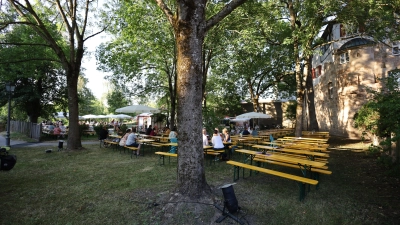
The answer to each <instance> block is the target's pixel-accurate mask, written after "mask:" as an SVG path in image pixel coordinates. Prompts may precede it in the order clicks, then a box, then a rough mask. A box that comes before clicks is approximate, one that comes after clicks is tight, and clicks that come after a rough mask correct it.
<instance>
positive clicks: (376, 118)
mask: <svg viewBox="0 0 400 225" xmlns="http://www.w3.org/2000/svg"><path fill="white" fill-rule="evenodd" d="M399 81H400V70H394V71H390V72H389V74H388V77H387V78H386V79H382V84H383V88H382V90H381V91H373V90H370V93H371V94H372V99H371V101H369V102H368V103H367V104H365V105H364V106H363V107H362V108H361V109H360V110H359V111H358V112H357V114H356V117H355V126H356V127H358V128H359V129H361V130H363V131H364V130H365V131H369V132H371V133H374V134H375V133H376V135H377V136H379V137H381V138H383V139H384V141H382V142H381V145H384V146H386V147H384V148H383V149H384V151H386V152H389V153H390V152H391V151H392V149H391V148H392V143H393V142H397V143H396V152H395V156H396V157H397V158H396V160H397V161H398V163H399V157H400V146H398V145H399V144H400V141H399V139H400V117H399V115H400V90H399Z"/></svg>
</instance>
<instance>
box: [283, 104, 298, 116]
mask: <svg viewBox="0 0 400 225" xmlns="http://www.w3.org/2000/svg"><path fill="white" fill-rule="evenodd" d="M296 108H297V102H290V103H289V104H288V106H287V108H286V112H285V117H286V118H288V119H289V120H291V121H295V120H296Z"/></svg>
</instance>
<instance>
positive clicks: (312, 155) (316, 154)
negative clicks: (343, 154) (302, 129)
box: [252, 145, 329, 160]
mask: <svg viewBox="0 0 400 225" xmlns="http://www.w3.org/2000/svg"><path fill="white" fill-rule="evenodd" d="M252 148H256V149H262V150H263V151H264V152H266V151H272V152H274V151H275V152H285V153H290V154H296V155H304V156H306V157H307V158H308V159H310V160H315V157H324V158H328V157H329V155H328V154H326V153H322V152H314V151H309V150H301V149H300V150H299V149H298V150H295V149H287V148H277V147H271V146H265V145H253V146H252Z"/></svg>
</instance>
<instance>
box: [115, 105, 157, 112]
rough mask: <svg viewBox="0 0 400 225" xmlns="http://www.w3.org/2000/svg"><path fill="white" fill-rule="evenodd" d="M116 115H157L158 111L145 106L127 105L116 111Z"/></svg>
mask: <svg viewBox="0 0 400 225" xmlns="http://www.w3.org/2000/svg"><path fill="white" fill-rule="evenodd" d="M115 112H117V113H159V112H160V110H158V109H156V108H152V107H149V106H146V105H129V106H125V107H122V108H119V109H116V110H115Z"/></svg>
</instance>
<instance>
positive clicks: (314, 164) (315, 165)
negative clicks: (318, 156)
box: [227, 149, 332, 201]
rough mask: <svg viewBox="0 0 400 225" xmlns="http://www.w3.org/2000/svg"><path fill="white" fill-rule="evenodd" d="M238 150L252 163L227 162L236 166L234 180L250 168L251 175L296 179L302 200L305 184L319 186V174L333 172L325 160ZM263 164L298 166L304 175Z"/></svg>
mask: <svg viewBox="0 0 400 225" xmlns="http://www.w3.org/2000/svg"><path fill="white" fill-rule="evenodd" d="M236 151H237V152H240V153H242V154H247V155H249V158H250V163H249V164H247V163H242V162H236V161H228V162H227V163H228V164H230V165H233V166H234V174H233V176H234V181H236V180H238V179H239V178H240V169H242V177H243V178H244V177H245V174H244V170H245V169H249V170H250V176H251V174H252V171H256V172H261V173H266V174H270V175H275V176H279V177H283V178H286V179H290V180H294V181H296V182H297V183H298V186H299V189H300V191H299V192H300V196H299V199H300V201H302V200H303V199H304V197H305V186H306V185H315V186H316V187H318V186H317V185H318V182H319V174H320V173H322V174H332V172H331V171H329V170H327V166H326V163H327V162H324V161H312V160H309V159H307V158H299V157H295V156H293V155H291V156H286V155H278V154H269V153H266V154H263V153H262V152H257V151H251V150H247V149H238V150H236ZM253 161H255V162H257V165H253ZM262 164H274V165H279V166H285V167H290V168H297V169H300V170H301V173H302V175H303V176H298V175H293V174H288V173H283V172H280V171H276V170H271V169H266V168H263V167H261V166H262Z"/></svg>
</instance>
